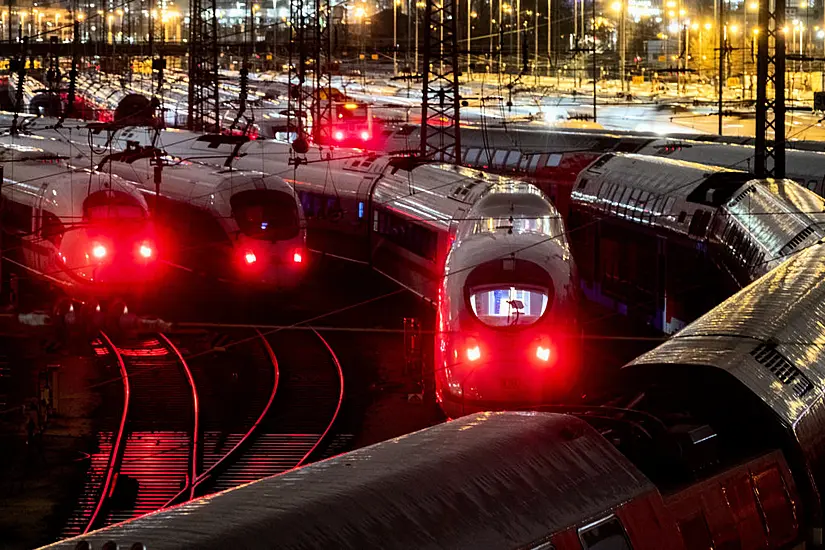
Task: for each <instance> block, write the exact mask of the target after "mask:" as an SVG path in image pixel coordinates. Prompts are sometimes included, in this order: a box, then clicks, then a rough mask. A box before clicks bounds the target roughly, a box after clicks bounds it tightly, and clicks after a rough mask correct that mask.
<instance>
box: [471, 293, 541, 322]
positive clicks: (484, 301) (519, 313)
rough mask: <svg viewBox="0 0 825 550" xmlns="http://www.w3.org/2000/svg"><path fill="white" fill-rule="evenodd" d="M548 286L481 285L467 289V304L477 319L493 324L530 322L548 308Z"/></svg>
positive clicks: (534, 320)
mask: <svg viewBox="0 0 825 550" xmlns="http://www.w3.org/2000/svg"><path fill="white" fill-rule="evenodd" d="M547 296H548V292H547V289H537V288H521V287H515V286H511V287H501V286H496V287H483V288H475V289H472V290H471V292H470V305H471V306H472V308H473V313H474V314H475V316H476V317H477V318H478V320H479V321H481V322H482V323H484V324H485V325H488V326H492V327H506V326H515V325H519V326H526V325H532V324H533V323H535V322H536V321H538V320H539V319H540V318H541V316H542V315H544V312H545V310H546V309H547Z"/></svg>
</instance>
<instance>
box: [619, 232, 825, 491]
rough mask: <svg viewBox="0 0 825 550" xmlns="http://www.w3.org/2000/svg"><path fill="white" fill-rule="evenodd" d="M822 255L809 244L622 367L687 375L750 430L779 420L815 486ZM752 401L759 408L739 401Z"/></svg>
mask: <svg viewBox="0 0 825 550" xmlns="http://www.w3.org/2000/svg"><path fill="white" fill-rule="evenodd" d="M823 254H825V242H823V241H819V243H818V244H814V245H811V246H810V247H809V248H807V249H806V250H803V251H801V252H800V253H798V254H797V255H795V256H793V257H792V258H791V259H789V260H788V261H786V262H785V263H783V264H781V265H780V266H779V267H777V268H776V269H774V270H772V271H770V272H769V273H768V274H766V275H764V276H763V277H761V278H760V279H758V280H757V281H756V282H754V283H753V284H751V285H749V286H748V287H746V288H744V289H743V290H741V291H739V292H738V293H736V294H735V295H733V296H732V297H731V298H729V299H728V300H726V301H725V302H723V303H722V304H721V305H719V306H717V307H716V308H714V309H712V310H711V311H710V312H709V313H706V314H705V315H703V316H702V317H700V318H699V319H697V320H696V321H694V322H693V323H691V324H690V325H688V326H687V327H686V328H684V329H682V331H681V332H679V333H678V334H677V335H675V336H674V337H672V338H671V339H670V340H668V341H666V342H665V343H663V344H661V345H659V346H658V347H657V348H656V349H654V350H652V351H650V352H648V353H645V354H643V355H641V356H640V357H638V358H637V359H635V360H634V361H631V362H630V363H629V364H628V365H626V366H625V367H624V372H625V373H627V374H631V375H632V374H636V375H639V376H641V377H642V378H643V379H645V380H648V381H650V380H651V378H653V379H657V380H668V381H671V383H677V382H674V381H678V380H683V381H685V380H693V382H688V384H695V386H694V387H691V389H687V387H686V386H681V385H680V387H685V388H686V389H685V390H684V391H686V392H696V391H699V392H702V395H694V398H695V399H699V400H702V402H703V403H706V404H707V402H708V399H710V398H709V397H708V394H710V393H711V392H715V395H717V397H716V398H715V399H713V402H715V403H716V405H714V406H715V407H716V409H715V410H716V411H717V412H716V413H715V414H717V415H718V414H722V415H734V414H746V415H747V416H748V417H749V418H751V419H752V421H753V422H754V423H756V426H754V427H748V429H754V428H755V429H756V430H757V431H761V433H762V434H763V436H764V434H766V433H770V431H771V429H772V428H773V427H774V424H777V425H778V426H779V427H781V429H782V430H783V431H784V432H785V433H786V434H788V435H789V437H790V439H791V440H794V441H795V442H796V444H797V445H798V448H799V450H800V451H801V455H802V456H803V457H804V460H805V467H806V468H808V469H809V471H810V475H811V476H812V477H813V478H815V479H817V483H818V485H819V486H823V483H825V473H823V472H825V456H823V452H822V449H823V443H822V437H821V434H822V432H823V429H825V393H823V389H825V337H824V336H823V334H825V332H823V326H825V278H823V263H822V258H823ZM680 384H681V383H680ZM745 398H747V400H743V399H745ZM751 402H753V403H754V405H759V404H761V406H759V407H757V408H756V409H753V408H751V406H750V405H745V403H751ZM734 403H736V404H737V405H734ZM740 409H741V410H740ZM743 411H744V412H743ZM747 411H751V412H747ZM755 411H763V412H768V413H770V414H768V415H765V416H766V417H769V418H770V419H771V420H770V421H769V422H770V423H766V420H764V419H762V420H756V416H755V415H754V412H755Z"/></svg>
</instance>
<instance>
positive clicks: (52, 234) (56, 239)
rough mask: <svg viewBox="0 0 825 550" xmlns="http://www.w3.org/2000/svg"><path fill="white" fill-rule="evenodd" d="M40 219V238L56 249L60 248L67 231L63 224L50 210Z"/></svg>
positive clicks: (44, 212) (43, 213)
mask: <svg viewBox="0 0 825 550" xmlns="http://www.w3.org/2000/svg"><path fill="white" fill-rule="evenodd" d="M40 219H41V221H40V238H41V239H43V240H46V241H49V242H50V243H52V244H54V245H55V246H56V247H60V243H61V241H62V240H63V233H65V231H66V227H65V226H64V225H63V222H61V221H60V218H58V217H57V216H55V215H54V214H52V213H51V212H49V211H48V210H43V211H42V215H41V218H40Z"/></svg>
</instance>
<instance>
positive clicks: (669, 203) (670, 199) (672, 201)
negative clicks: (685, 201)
mask: <svg viewBox="0 0 825 550" xmlns="http://www.w3.org/2000/svg"><path fill="white" fill-rule="evenodd" d="M674 204H676V198H675V197H668V198H667V201H666V202H665V208H664V211H665V212H666V213H669V212H670V211H671V210H673V205H674Z"/></svg>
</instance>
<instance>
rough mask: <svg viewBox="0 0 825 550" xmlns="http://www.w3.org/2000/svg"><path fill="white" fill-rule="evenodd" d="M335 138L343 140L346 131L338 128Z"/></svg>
mask: <svg viewBox="0 0 825 550" xmlns="http://www.w3.org/2000/svg"><path fill="white" fill-rule="evenodd" d="M335 139H336V140H338V141H341V140H343V139H344V132H342V131H341V130H338V131H337V132H335Z"/></svg>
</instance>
